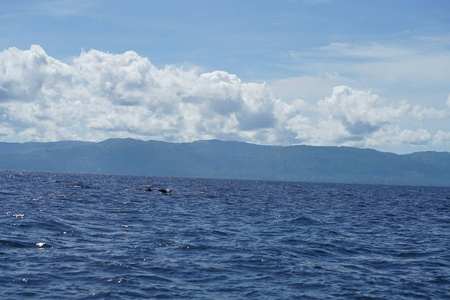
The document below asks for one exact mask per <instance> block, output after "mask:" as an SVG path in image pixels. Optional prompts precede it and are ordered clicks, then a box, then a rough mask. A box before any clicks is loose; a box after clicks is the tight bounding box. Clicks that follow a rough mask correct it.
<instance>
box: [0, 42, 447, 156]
mask: <svg viewBox="0 0 450 300" xmlns="http://www.w3.org/2000/svg"><path fill="white" fill-rule="evenodd" d="M328 78H332V77H328ZM449 99H450V98H449ZM446 100H447V103H444V105H445V104H446V106H445V108H444V109H438V108H434V107H422V106H419V105H410V104H408V103H406V102H400V103H398V104H396V105H394V104H386V103H385V100H384V99H382V98H381V97H379V96H378V95H377V94H374V93H373V92H372V91H370V90H358V89H352V88H350V87H349V86H345V85H340V86H336V87H334V88H332V89H331V90H330V92H329V95H328V96H326V97H322V99H318V101H316V102H313V101H311V100H309V101H304V100H302V99H290V100H289V101H285V100H283V99H281V98H277V97H275V96H274V95H273V93H272V90H271V87H270V86H269V85H268V84H266V83H252V82H242V80H241V79H240V78H238V77H237V76H236V75H233V74H229V73H227V72H224V71H213V72H203V73H202V72H200V71H199V70H198V69H196V68H182V67H177V66H171V65H168V66H166V67H164V68H157V67H155V66H154V65H153V64H152V63H151V62H150V60H149V59H148V58H145V57H141V56H139V55H138V54H137V53H135V52H133V51H129V52H125V53H122V54H111V53H105V52H101V51H97V50H90V51H88V52H85V51H82V52H81V53H80V55H79V56H77V57H75V58H74V59H73V60H72V61H71V62H69V63H63V62H61V61H59V60H57V59H54V58H52V57H50V56H48V55H47V54H46V52H45V51H44V50H43V49H42V48H41V47H40V46H32V47H31V48H30V49H29V50H19V49H16V48H10V49H7V50H4V51H3V52H0V136H1V137H2V140H4V141H29V140H36V141H54V140H94V141H98V140H103V139H106V138H110V137H134V138H140V139H157V140H165V141H176V142H184V141H193V140H200V139H211V138H218V139H223V140H237V141H247V142H253V143H259V144H299V143H303V144H312V145H349V146H359V147H369V146H370V147H377V146H380V145H385V144H392V145H396V144H406V145H425V144H439V143H440V144H442V143H444V144H445V143H449V141H450V138H449V135H450V134H449V130H447V129H445V128H439V129H438V130H435V133H434V134H433V133H432V132H431V131H430V130H428V129H427V128H411V127H405V124H406V123H405V120H406V121H408V120H420V121H421V122H424V121H426V120H428V119H432V120H436V119H442V120H447V119H448V118H449V110H450V102H449V101H450V100H448V99H446Z"/></svg>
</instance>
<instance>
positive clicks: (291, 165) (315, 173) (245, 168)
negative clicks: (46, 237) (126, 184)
mask: <svg viewBox="0 0 450 300" xmlns="http://www.w3.org/2000/svg"><path fill="white" fill-rule="evenodd" d="M0 169H6V170H33V171H57V172H72V173H74V172H75V173H100V174H122V175H150V176H175V177H193V178H227V179H257V180H279V181H280V180H282V181H302V182H305V181H307V182H340V183H365V184H391V185H416V186H417V185H426V186H450V153H449V152H417V153H413V154H406V155H397V154H394V153H386V152H380V151H375V150H372V149H359V148H352V147H313V146H289V147H281V146H261V145H255V144H248V143H242V142H225V141H219V140H209V141H196V142H192V143H166V142H160V141H141V140H134V139H109V140H106V141H103V142H99V143H87V142H54V143H23V144H17V143H16V144H13V143H0Z"/></svg>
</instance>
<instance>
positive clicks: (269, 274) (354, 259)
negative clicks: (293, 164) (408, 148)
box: [0, 171, 450, 299]
mask: <svg viewBox="0 0 450 300" xmlns="http://www.w3.org/2000/svg"><path fill="white" fill-rule="evenodd" d="M0 176H1V177H0V299H22V298H34V299H142V298H144V299H155V298H158V299H159V298H166V299H247V298H251V299H450V188H439V187H411V186H381V185H354V184H330V183H302V182H273V181H247V180H220V179H192V178H170V177H145V176H116V175H114V176H113V175H92V174H66V173H51V172H25V171H0ZM148 188H150V189H151V190H152V191H148V190H147V189H148ZM158 189H170V190H171V191H172V193H163V192H160V191H158Z"/></svg>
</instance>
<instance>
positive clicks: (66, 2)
mask: <svg viewBox="0 0 450 300" xmlns="http://www.w3.org/2000/svg"><path fill="white" fill-rule="evenodd" d="M96 1H97V0H94V1H79V0H78V1H77V0H50V1H45V2H37V3H36V4H34V5H32V7H31V8H30V10H31V11H34V12H39V13H42V14H46V15H51V16H56V17H65V16H75V15H80V14H82V13H84V12H85V11H86V10H88V9H90V8H91V7H93V6H94V5H95V2H96Z"/></svg>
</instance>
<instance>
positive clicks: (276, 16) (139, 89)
mask: <svg viewBox="0 0 450 300" xmlns="http://www.w3.org/2000/svg"><path fill="white" fill-rule="evenodd" d="M449 11H450V1H447V0H429V1H425V0H422V1H417V0H396V1H392V0H377V1H375V0H370V1H369V0H246V1H241V0H239V1H236V0H228V1H224V0H217V1H214V0H191V1H189V0H184V1H183V0H152V1H144V0H127V1H124V0H66V1H61V0H37V1H36V0H33V1H31V0H21V1H0V32H1V38H0V141H2V142H27V141H60V140H85V141H101V140H104V139H107V138H136V139H142V140H150V139H152V140H162V141H169V142H190V141H195V140H204V139H221V140H229V141H244V142H250V143H256V144H264V145H298V144H304V145H316V146H351V147H360V148H372V149H377V150H381V151H389V152H395V153H411V152H417V151H450V14H449V13H448V12H449Z"/></svg>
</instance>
